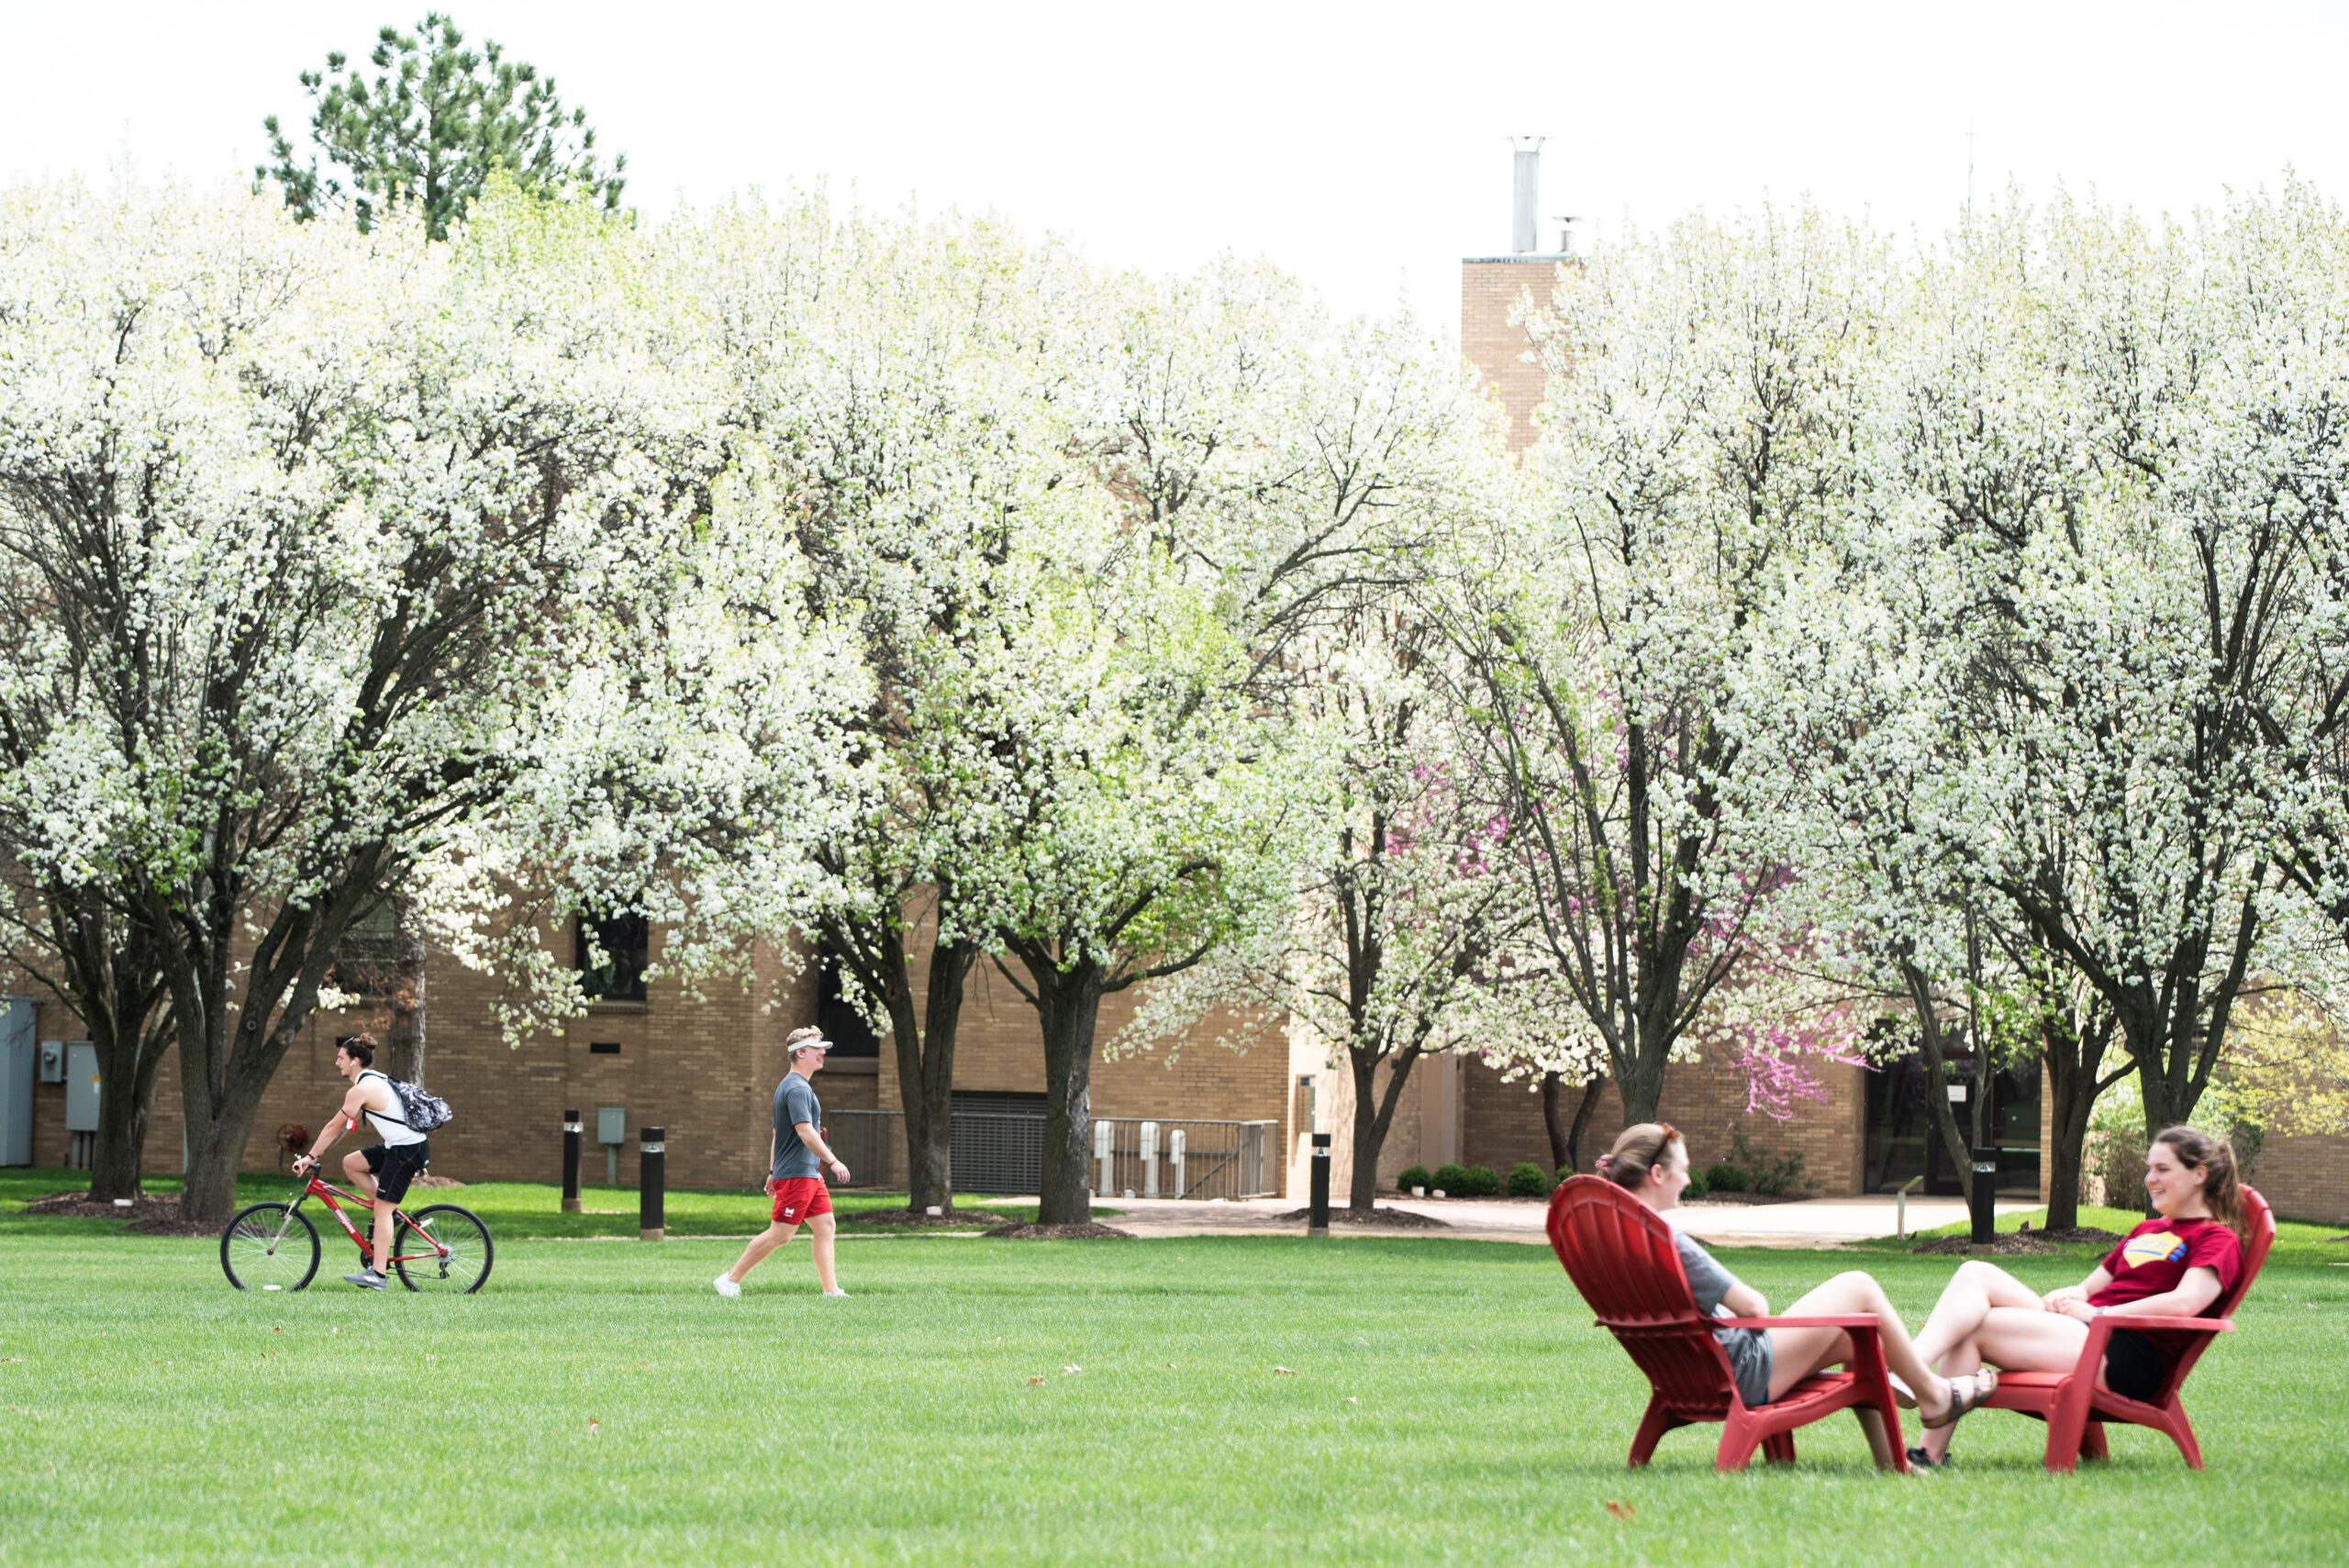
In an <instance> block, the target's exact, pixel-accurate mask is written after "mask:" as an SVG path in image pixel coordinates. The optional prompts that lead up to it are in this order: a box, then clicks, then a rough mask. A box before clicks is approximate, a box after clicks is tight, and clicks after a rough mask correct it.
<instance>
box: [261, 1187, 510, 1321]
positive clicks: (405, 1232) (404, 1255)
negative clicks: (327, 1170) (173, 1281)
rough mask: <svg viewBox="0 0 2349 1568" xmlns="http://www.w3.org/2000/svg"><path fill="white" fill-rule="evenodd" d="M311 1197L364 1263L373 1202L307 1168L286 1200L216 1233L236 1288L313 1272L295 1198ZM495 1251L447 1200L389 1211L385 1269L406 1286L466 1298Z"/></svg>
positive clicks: (485, 1231)
mask: <svg viewBox="0 0 2349 1568" xmlns="http://www.w3.org/2000/svg"><path fill="white" fill-rule="evenodd" d="M308 1198H317V1200H318V1201H319V1202H320V1203H323V1204H325V1205H326V1206H327V1212H328V1214H331V1215H333V1216H334V1218H335V1222H336V1223H337V1224H339V1225H340V1226H341V1227H342V1233H343V1234H344V1235H346V1236H348V1237H350V1238H351V1240H352V1241H353V1242H354V1243H356V1244H357V1246H358V1248H359V1258H360V1261H361V1262H362V1263H364V1262H367V1261H368V1259H369V1257H370V1256H371V1255H372V1254H373V1251H374V1237H373V1228H374V1214H373V1204H371V1203H370V1202H369V1201H368V1200H367V1199H366V1198H364V1197H362V1196H361V1195H359V1194H357V1193H354V1192H346V1191H344V1190H343V1189H342V1188H340V1187H338V1186H336V1185H334V1184H332V1183H330V1182H328V1181H326V1180H325V1179H323V1178H322V1177H320V1176H319V1174H318V1173H317V1170H316V1169H313V1170H312V1171H311V1173H310V1176H309V1179H308V1181H307V1182H306V1183H305V1184H303V1187H302V1190H301V1191H300V1192H298V1193H296V1194H295V1195H294V1201H293V1202H292V1203H256V1204H250V1205H248V1206H247V1207H243V1208H240V1209H239V1210H238V1211H237V1213H236V1215H235V1216H234V1217H233V1218H230V1220H229V1221H228V1229H226V1230H223V1231H222V1232H221V1233H220V1268H221V1271H222V1272H223V1273H226V1274H227V1275H228V1283H229V1284H233V1285H235V1286H236V1287H237V1288H238V1289H239V1290H300V1289H302V1288H303V1287H304V1286H306V1285H307V1284H309V1283H310V1281H311V1280H312V1279H314V1278H316V1277H317V1272H318V1230H317V1226H315V1225H312V1224H311V1223H310V1217H309V1216H308V1215H306V1214H304V1213H303V1212H302V1204H303V1202H304V1200H306V1199H308ZM337 1198H340V1199H342V1200H343V1202H344V1203H350V1204H354V1205H356V1206H357V1207H358V1208H359V1211H360V1213H361V1214H362V1216H365V1217H366V1218H367V1228H366V1229H361V1228H360V1227H359V1226H357V1225H353V1224H352V1223H351V1216H349V1215H347V1214H345V1213H344V1212H343V1211H342V1204H340V1203H337V1202H336V1201H335V1200H336V1199H337ZM494 1256H495V1249H494V1248H493V1247H492V1246H491V1245H490V1240H489V1227H488V1226H486V1225H484V1224H483V1223H482V1222H481V1217H480V1216H479V1215H477V1214H475V1213H473V1211H472V1210H471V1209H468V1208H460V1207H458V1206H457V1205H455V1204H453V1203H436V1204H432V1205H430V1206H429V1207H424V1208H419V1209H417V1211H416V1212H415V1213H414V1214H410V1213H408V1212H407V1211H406V1209H404V1208H395V1209H393V1210H392V1256H391V1259H390V1263H391V1268H390V1269H389V1270H386V1271H385V1272H386V1273H390V1272H397V1273H398V1274H399V1276H400V1283H401V1284H404V1285H406V1286H407V1287H408V1289H410V1290H419V1291H420V1290H430V1291H446V1292H451V1293H453V1294H455V1295H458V1296H470V1295H472V1294H473V1292H474V1291H477V1290H479V1289H480V1288H481V1287H482V1285H483V1284H484V1282H485V1281H487V1280H488V1278H489V1266H490V1263H491V1262H492V1260H493V1258H494Z"/></svg>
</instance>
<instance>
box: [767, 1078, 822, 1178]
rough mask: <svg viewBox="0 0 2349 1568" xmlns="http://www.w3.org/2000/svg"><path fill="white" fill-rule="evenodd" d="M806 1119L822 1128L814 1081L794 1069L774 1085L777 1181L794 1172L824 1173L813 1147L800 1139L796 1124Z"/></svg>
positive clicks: (813, 1125) (819, 1105)
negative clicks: (811, 1081) (794, 1071)
mask: <svg viewBox="0 0 2349 1568" xmlns="http://www.w3.org/2000/svg"><path fill="white" fill-rule="evenodd" d="M803 1121H804V1122H806V1123H807V1125H808V1126H810V1127H812V1128H814V1129H816V1130H817V1131H818V1132H821V1131H823V1130H824V1107H823V1106H822V1104H821V1103H819V1102H818V1100H817V1098H816V1085H814V1084H810V1083H809V1082H807V1079H805V1078H802V1077H801V1076H800V1075H799V1074H798V1073H785V1074H784V1075H783V1082H782V1083H780V1084H776V1085H775V1086H774V1172H773V1173H772V1174H773V1176H774V1179H775V1180H776V1181H778V1182H787V1181H789V1180H791V1179H792V1178H793V1177H794V1176H815V1175H821V1174H822V1173H823V1170H822V1167H821V1166H819V1165H818V1164H817V1163H816V1151H814V1150H813V1149H810V1148H808V1147H807V1145H806V1144H805V1143H802V1142H801V1141H800V1140H799V1130H798V1129H799V1124H800V1123H801V1122H803Z"/></svg>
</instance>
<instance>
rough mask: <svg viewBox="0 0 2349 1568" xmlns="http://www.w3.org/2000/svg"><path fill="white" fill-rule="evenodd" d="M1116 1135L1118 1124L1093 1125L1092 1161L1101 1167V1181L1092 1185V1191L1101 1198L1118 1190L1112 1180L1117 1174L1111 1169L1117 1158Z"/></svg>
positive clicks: (1110, 1122)
mask: <svg viewBox="0 0 2349 1568" xmlns="http://www.w3.org/2000/svg"><path fill="white" fill-rule="evenodd" d="M1117 1133H1118V1124H1117V1123H1115V1122H1113V1121H1097V1122H1095V1123H1094V1124H1093V1159H1094V1162H1095V1163H1097V1164H1098V1165H1099V1166H1100V1167H1101V1179H1100V1180H1099V1181H1097V1182H1096V1183H1095V1184H1094V1185H1093V1190H1094V1191H1095V1192H1097V1193H1099V1194H1100V1195H1102V1196H1103V1197H1108V1195H1110V1194H1111V1193H1114V1192H1116V1191H1117V1190H1118V1188H1117V1184H1116V1183H1115V1182H1114V1181H1113V1180H1112V1178H1113V1177H1114V1176H1115V1175H1116V1174H1117V1173H1116V1171H1115V1170H1114V1169H1113V1168H1112V1166H1113V1163H1114V1162H1115V1161H1116V1160H1117V1157H1118V1155H1117V1149H1116V1139H1117Z"/></svg>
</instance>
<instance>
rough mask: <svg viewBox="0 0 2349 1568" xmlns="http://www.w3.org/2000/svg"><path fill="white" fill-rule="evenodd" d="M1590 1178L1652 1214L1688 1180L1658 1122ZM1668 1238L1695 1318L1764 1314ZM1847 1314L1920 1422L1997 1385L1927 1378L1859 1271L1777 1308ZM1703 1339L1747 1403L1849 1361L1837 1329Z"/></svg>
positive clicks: (1606, 1157)
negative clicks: (1872, 1326) (1866, 1334)
mask: <svg viewBox="0 0 2349 1568" xmlns="http://www.w3.org/2000/svg"><path fill="white" fill-rule="evenodd" d="M1598 1173H1599V1174H1600V1175H1602V1176H1604V1177H1606V1178H1607V1179H1608V1180H1609V1181H1610V1182H1613V1183H1614V1184H1616V1185H1617V1186H1619V1187H1621V1188H1622V1189H1623V1190H1624V1191H1626V1192H1628V1193H1630V1194H1631V1195H1632V1196H1633V1197H1635V1198H1637V1199H1638V1200H1639V1201H1640V1202H1641V1203H1642V1204H1644V1205H1645V1206H1647V1207H1649V1208H1652V1209H1653V1210H1655V1211H1656V1212H1657V1213H1658V1214H1663V1213H1666V1212H1668V1211H1669V1210H1672V1209H1675V1208H1677V1207H1680V1194H1681V1191H1682V1189H1683V1188H1685V1187H1687V1184H1688V1145H1687V1142H1686V1141H1684V1140H1682V1138H1681V1136H1680V1134H1679V1133H1678V1132H1676V1131H1675V1130H1674V1129H1672V1128H1670V1127H1668V1126H1666V1125H1664V1123H1662V1122H1653V1121H1651V1122H1642V1123H1641V1124H1639V1125H1638V1126H1636V1127H1627V1128H1625V1129H1623V1135H1622V1136H1621V1137H1620V1138H1618V1139H1617V1140H1615V1147H1614V1148H1613V1149H1612V1150H1610V1151H1608V1152H1607V1153H1605V1154H1602V1155H1600V1156H1599V1160H1598ZM1672 1240H1673V1246H1674V1249H1675V1251H1677V1252H1678V1253H1679V1254H1680V1270H1681V1273H1684V1274H1686V1275H1687V1277H1688V1289H1689V1292H1690V1294H1691V1295H1693V1296H1695V1297H1696V1298H1697V1310H1698V1312H1701V1313H1703V1314H1704V1315H1705V1316H1707V1317H1709V1318H1766V1317H1768V1316H1769V1315H1770V1304H1769V1302H1767V1301H1766V1300H1765V1299H1764V1298H1763V1296H1762V1293H1761V1292H1760V1291H1758V1290H1756V1289H1754V1288H1753V1286H1752V1285H1750V1284H1746V1283H1745V1282H1744V1281H1743V1280H1741V1279H1739V1278H1738V1277H1737V1276H1736V1275H1735V1274H1732V1273H1730V1272H1729V1271H1728V1270H1727V1269H1725V1268H1723V1267H1721V1266H1720V1264H1719V1263H1718V1262H1714V1261H1713V1257H1712V1254H1711V1253H1709V1252H1708V1251H1705V1249H1704V1248H1703V1247H1701V1246H1699V1245H1698V1244H1697V1243H1696V1242H1695V1241H1692V1240H1689V1239H1688V1238H1687V1236H1686V1235H1684V1234H1682V1233H1681V1232H1680V1231H1679V1230H1677V1229H1675V1230H1674V1231H1673V1233H1672ZM1854 1312H1873V1313H1875V1314H1876V1319H1877V1321H1878V1322H1879V1323H1880V1324H1881V1325H1882V1326H1883V1340H1884V1359H1885V1362H1886V1363H1887V1365H1888V1366H1889V1367H1890V1368H1891V1370H1892V1372H1893V1373H1894V1375H1895V1376H1897V1377H1898V1378H1900V1379H1901V1380H1903V1381H1904V1382H1905V1383H1906V1385H1907V1386H1908V1387H1909V1389H1911V1390H1912V1391H1914V1393H1915V1395H1916V1397H1917V1398H1918V1400H1919V1401H1920V1405H1921V1407H1922V1410H1921V1414H1922V1417H1923V1419H1924V1423H1925V1425H1926V1426H1928V1427H1931V1428H1935V1429H1946V1428H1947V1427H1948V1426H1949V1425H1950V1424H1951V1423H1952V1422H1954V1421H1955V1420H1956V1419H1957V1418H1959V1417H1960V1416H1963V1415H1965V1412H1966V1411H1968V1410H1970V1409H1973V1408H1974V1407H1976V1406H1977V1405H1979V1404H1980V1403H1981V1402H1982V1401H1983V1400H1985V1399H1987V1398H1988V1397H1989V1396H1990V1394H1991V1392H1992V1390H1994V1389H1995V1388H1997V1386H1998V1374H1997V1373H1993V1372H1988V1371H1980V1372H1976V1370H1975V1369H1974V1368H1972V1367H1968V1368H1967V1369H1966V1371H1967V1372H1968V1373H1971V1375H1968V1376H1961V1377H1954V1378H1948V1377H1943V1376H1942V1375H1940V1374H1939V1373H1935V1372H1934V1371H1933V1370H1932V1366H1931V1365H1930V1364H1929V1363H1928V1362H1926V1361H1925V1359H1924V1358H1923V1357H1921V1356H1920V1355H1919V1353H1918V1351H1917V1350H1916V1347H1915V1346H1914V1345H1912V1344H1911V1343H1910V1342H1909V1330H1908V1328H1907V1326H1906V1325H1904V1324H1903V1323H1902V1322H1901V1320H1900V1314H1899V1313H1898V1312H1895V1311H1894V1310H1893V1309H1892V1303H1891V1302H1889V1301H1887V1300H1886V1299H1885V1295H1884V1287H1883V1286H1882V1285H1880V1284H1876V1280H1875V1279H1874V1278H1873V1277H1872V1276H1871V1275H1868V1274H1866V1273H1861V1272H1860V1271H1859V1270H1856V1269H1854V1270H1853V1271H1852V1272H1851V1273H1841V1274H1837V1275H1836V1276H1835V1277H1834V1278H1833V1279H1831V1280H1829V1281H1828V1282H1827V1283H1826V1284H1822V1285H1820V1287H1819V1288H1818V1289H1816V1290H1814V1291H1812V1292H1811V1293H1810V1294H1809V1295H1808V1296H1804V1297H1803V1298H1802V1299H1801V1300H1799V1301H1798V1302H1796V1303H1795V1304H1794V1305H1793V1306H1792V1307H1788V1308H1787V1311H1786V1316H1787V1317H1789V1318H1804V1317H1827V1316H1831V1315H1833V1314H1837V1313H1843V1314H1849V1313H1854ZM1713 1337H1714V1338H1715V1339H1716V1340H1720V1346H1721V1350H1722V1351H1724V1352H1725V1353H1726V1354H1727V1355H1728V1357H1729V1364H1730V1369H1731V1372H1732V1373H1734V1374H1735V1375H1736V1378H1737V1394H1738V1397H1739V1398H1741V1399H1742V1400H1744V1401H1745V1403H1746V1404H1747V1405H1749V1406H1753V1405H1766V1404H1768V1403H1769V1402H1770V1401H1772V1400H1774V1399H1777V1398H1780V1397H1782V1396H1784V1395H1785V1394H1786V1392H1787V1390H1788V1389H1790V1388H1792V1387H1794V1386H1795V1385H1797V1384H1798V1383H1800V1382H1801V1381H1802V1380H1803V1379H1804V1378H1806V1377H1809V1375H1810V1374H1811V1373H1815V1372H1822V1371H1824V1370H1826V1369H1827V1368H1828V1367H1831V1366H1835V1365H1838V1364H1840V1363H1842V1362H1846V1361H1848V1360H1850V1359H1851V1356H1852V1341H1851V1337H1850V1336H1849V1335H1847V1334H1845V1333H1844V1332H1843V1331H1842V1329H1714V1330H1713ZM1911 1457H1912V1458H1913V1457H1914V1451H1911Z"/></svg>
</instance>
